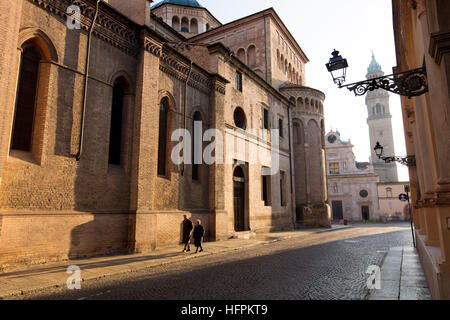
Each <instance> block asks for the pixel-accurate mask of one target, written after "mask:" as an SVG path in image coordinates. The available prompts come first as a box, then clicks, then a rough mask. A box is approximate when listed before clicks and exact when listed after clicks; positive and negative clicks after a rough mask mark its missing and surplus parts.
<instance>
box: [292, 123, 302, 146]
mask: <svg viewBox="0 0 450 320" xmlns="http://www.w3.org/2000/svg"><path fill="white" fill-rule="evenodd" d="M293 129H294V130H293V131H294V144H301V143H302V141H301V138H302V136H301V133H300V126H299V124H298V123H297V122H294V127H293Z"/></svg>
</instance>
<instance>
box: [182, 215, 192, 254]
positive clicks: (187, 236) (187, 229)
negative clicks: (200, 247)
mask: <svg viewBox="0 0 450 320" xmlns="http://www.w3.org/2000/svg"><path fill="white" fill-rule="evenodd" d="M183 218H184V220H183V243H184V249H183V252H188V251H191V247H190V246H189V242H190V240H191V231H192V228H193V226H192V221H191V220H189V219H188V218H187V216H186V215H184V216H183Z"/></svg>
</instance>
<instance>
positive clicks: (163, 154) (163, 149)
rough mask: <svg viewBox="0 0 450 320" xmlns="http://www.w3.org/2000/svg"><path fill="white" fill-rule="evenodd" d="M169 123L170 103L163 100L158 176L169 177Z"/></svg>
mask: <svg viewBox="0 0 450 320" xmlns="http://www.w3.org/2000/svg"><path fill="white" fill-rule="evenodd" d="M168 122H169V101H168V100H167V98H164V99H162V100H161V103H160V105H159V139H158V175H160V176H167V163H166V162H167V161H166V158H167V130H168Z"/></svg>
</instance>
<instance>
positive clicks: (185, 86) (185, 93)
mask: <svg viewBox="0 0 450 320" xmlns="http://www.w3.org/2000/svg"><path fill="white" fill-rule="evenodd" d="M192 65H193V62H192V60H191V65H190V67H189V73H188V76H187V78H186V81H185V83H184V97H183V129H184V131H183V132H184V133H186V102H187V87H188V83H189V80H190V78H191V75H192ZM183 143H184V145H185V147H186V144H187V141H186V135H184V137H183ZM189 143H190V142H189ZM185 150H186V148H184V151H183V152H185ZM191 152H193V151H192V150H191ZM185 160H186V159H185ZM185 166H186V164H185V161H183V166H182V167H181V175H182V176H184V169H185Z"/></svg>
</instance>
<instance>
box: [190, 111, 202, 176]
mask: <svg viewBox="0 0 450 320" xmlns="http://www.w3.org/2000/svg"><path fill="white" fill-rule="evenodd" d="M202 121H203V120H202V115H201V113H200V112H199V111H196V112H195V113H194V117H193V121H192V122H193V134H192V180H194V181H199V180H200V177H199V176H200V175H199V169H200V166H199V165H200V163H201V160H202V154H203V150H202V145H203V144H202V141H203V140H202V137H203V122H202Z"/></svg>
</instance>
